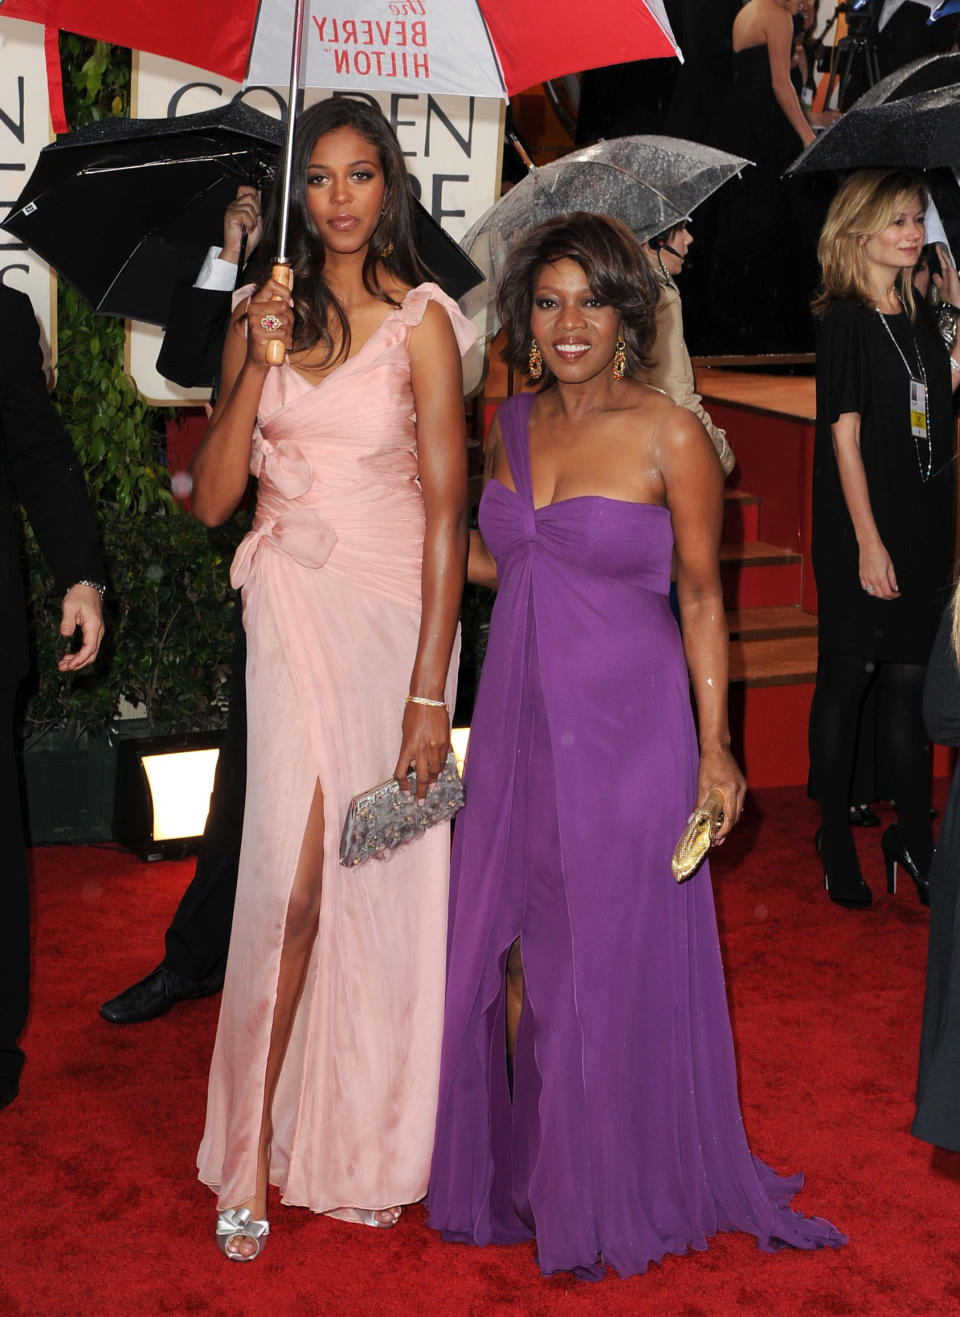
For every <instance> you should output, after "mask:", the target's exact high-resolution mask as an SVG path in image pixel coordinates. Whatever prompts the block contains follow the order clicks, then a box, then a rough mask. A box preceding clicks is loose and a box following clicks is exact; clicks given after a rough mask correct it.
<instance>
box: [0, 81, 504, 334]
mask: <svg viewBox="0 0 960 1317" xmlns="http://www.w3.org/2000/svg"><path fill="white" fill-rule="evenodd" d="M283 137H284V126H283V124H282V123H281V122H280V121H279V120H277V119H272V118H270V116H269V115H266V114H262V113H261V112H260V111H259V110H254V109H252V108H251V107H250V106H248V105H245V104H244V103H243V102H242V101H240V100H233V101H230V102H228V103H227V104H226V105H223V106H218V107H217V108H216V109H215V110H208V111H204V112H202V113H200V114H190V115H185V116H183V117H182V118H175V119H107V120H103V121H101V122H100V123H96V124H90V125H88V126H87V127H85V128H80V129H78V130H77V131H76V132H74V133H68V134H66V135H65V136H63V137H60V138H58V139H57V141H56V142H53V143H52V144H51V145H50V146H47V147H44V149H43V150H42V151H41V152H40V155H39V158H38V160H37V164H36V167H35V168H34V171H33V173H32V174H31V176H30V179H29V181H28V183H27V185H26V187H25V188H24V189H23V191H22V192H21V194H20V196H19V197H18V199H17V201H16V202H15V203H14V206H13V209H12V210H11V212H10V214H9V215H8V216H7V219H6V220H5V221H4V223H3V226H2V227H3V228H5V229H7V230H8V231H9V232H10V233H13V234H14V235H15V236H16V237H18V238H19V239H20V240H21V241H22V242H25V243H26V244H27V246H28V247H30V248H32V249H33V251H35V252H37V254H38V255H40V256H42V257H43V259H44V260H45V261H47V262H48V263H49V264H50V265H52V266H53V268H54V269H55V270H56V271H57V272H58V273H59V274H61V275H63V277H64V278H65V279H67V280H69V282H70V283H72V284H73V285H74V286H75V287H76V288H78V289H79V290H80V292H81V293H82V294H83V296H84V297H85V298H86V299H87V301H88V302H89V303H90V305H91V306H92V307H93V308H94V310H95V311H100V312H102V313H103V314H105V315H116V316H125V317H128V318H129V319H131V320H145V321H148V322H150V323H151V324H156V325H163V324H165V323H166V319H167V310H168V308H169V304H170V298H171V296H172V294H173V290H174V288H175V287H176V286H177V284H178V283H180V282H181V281H183V280H184V279H193V277H194V276H195V275H196V272H197V270H198V268H199V266H200V263H201V261H202V260H203V257H204V255H205V253H206V251H207V249H208V248H209V247H211V246H214V245H217V244H219V243H220V242H222V241H223V213H224V211H225V210H226V208H227V206H228V205H229V203H230V202H231V201H232V200H233V198H234V196H235V195H236V191H237V186H238V185H239V184H240V183H250V184H252V185H253V186H254V187H261V186H262V185H263V184H264V183H265V182H266V181H267V180H268V179H269V178H270V176H271V175H272V173H273V170H274V168H275V167H276V165H277V163H278V158H279V154H280V150H281V146H282V144H283ZM417 241H418V245H419V250H420V253H421V255H422V257H423V259H424V261H425V263H426V264H427V265H428V266H429V267H430V269H431V270H433V271H434V272H435V274H436V275H437V277H438V281H439V282H441V283H442V284H443V286H444V288H446V290H447V292H449V293H450V295H451V296H452V297H459V296H460V295H461V294H462V293H463V292H465V291H466V290H467V289H468V288H472V287H473V285H474V284H475V283H479V282H480V280H481V279H482V277H483V276H482V274H481V273H480V271H479V270H477V268H476V267H475V266H474V265H473V263H472V262H471V261H470V260H469V258H468V257H467V256H466V255H465V254H464V253H463V252H462V251H461V250H460V248H459V246H458V245H457V244H456V243H455V242H454V241H453V239H452V238H451V237H449V235H448V234H446V233H445V232H444V231H443V229H441V227H440V226H439V224H437V223H436V222H435V221H434V220H433V219H432V217H431V216H430V215H429V214H428V213H427V212H426V211H425V210H423V208H422V207H418V216H417Z"/></svg>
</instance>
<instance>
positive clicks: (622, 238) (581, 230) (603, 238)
mask: <svg viewBox="0 0 960 1317" xmlns="http://www.w3.org/2000/svg"><path fill="white" fill-rule="evenodd" d="M557 261H575V262H576V263H577V265H579V266H580V268H581V269H582V270H583V272H584V274H585V275H586V277H587V282H588V283H589V285H590V287H591V288H592V289H593V291H594V292H595V293H596V295H597V297H599V298H600V300H601V301H602V302H604V303H605V304H606V305H607V306H612V307H614V308H615V309H616V310H617V311H619V313H620V317H621V323H622V325H623V340H624V343H625V344H626V349H627V373H628V374H629V375H633V374H635V373H636V372H637V371H638V370H640V369H642V368H643V367H645V366H647V365H648V364H649V352H650V348H651V347H652V346H653V340H654V337H655V335H656V325H655V320H656V310H657V301H658V299H659V297H660V290H659V288H658V287H657V281H656V278H655V276H654V274H653V271H652V270H651V268H650V265H649V263H648V262H647V260H646V258H645V257H644V254H643V249H642V247H641V246H640V242H639V240H638V239H637V238H636V237H635V236H634V235H633V234H632V233H631V232H630V230H629V229H628V228H627V226H626V225H625V224H621V223H620V221H619V220H616V219H613V218H612V217H611V216H609V215H595V214H591V213H589V212H587V211H585V210H577V211H573V212H571V213H570V214H569V215H557V216H555V217H554V218H553V219H549V220H545V221H544V222H543V223H542V224H538V225H537V226H536V228H532V229H530V230H529V231H528V232H527V233H525V234H524V235H523V236H522V237H521V238H520V240H519V242H518V243H517V244H516V245H515V246H514V248H513V249H512V251H511V252H510V254H509V256H508V257H507V260H506V264H505V265H504V268H503V275H502V276H501V279H500V288H499V291H498V294H497V310H498V312H499V316H500V321H501V323H502V325H503V329H504V333H505V335H506V340H507V342H506V346H505V347H504V349H503V351H502V352H501V354H500V355H501V357H502V358H503V360H504V361H505V362H507V364H508V365H510V366H513V367H514V369H515V370H519V371H522V372H523V373H525V374H528V373H529V357H530V338H531V336H530V317H531V314H532V312H533V290H534V285H535V283H536V280H537V274H538V272H539V270H540V268H541V266H544V265H554V264H555V263H556V262H557ZM553 381H554V376H553V374H552V372H551V371H550V370H549V368H548V367H547V365H546V363H544V369H543V376H542V378H541V385H542V386H543V387H546V386H548V385H550V384H552V383H553Z"/></svg>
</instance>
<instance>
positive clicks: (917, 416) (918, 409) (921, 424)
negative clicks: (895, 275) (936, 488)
mask: <svg viewBox="0 0 960 1317" xmlns="http://www.w3.org/2000/svg"><path fill="white" fill-rule="evenodd" d="M901 305H902V303H901ZM877 315H878V316H879V317H880V322H881V324H882V325H883V327H884V329H885V330H886V331H887V334H888V336H889V338H890V342H891V343H892V344H893V346H894V347H895V348H896V349H897V352H898V353H899V355H900V360H901V361H902V362H903V365H904V369H905V370H906V372H907V377H908V378H909V380H910V433H911V434H912V435H913V447H914V451H915V452H916V455H917V466H918V467H919V469H920V479H921V481H922V482H923V483H924V484H926V482H927V481H928V480H929V479H930V472H931V471H932V470H933V440H932V439H931V437H930V394H929V390H928V389H927V372H926V370H925V369H924V366H923V357H922V356H921V354H920V345H919V343H917V342H916V340H914V344H913V346H914V349H915V351H916V354H917V366H918V367H919V369H920V378H919V379H917V377H916V376H915V375H914V373H913V371H912V370H911V369H910V363H909V362H908V361H907V359H906V357H905V356H904V355H903V348H901V346H900V344H899V343H898V342H897V340H896V338H895V337H894V333H893V330H892V329H891V328H890V326H889V325H888V324H887V317H886V316H885V315H884V314H883V312H882V311H880V310H878V311H877ZM921 439H924V440H926V444H927V463H926V466H924V464H923V458H922V457H921V456H920V440H921Z"/></svg>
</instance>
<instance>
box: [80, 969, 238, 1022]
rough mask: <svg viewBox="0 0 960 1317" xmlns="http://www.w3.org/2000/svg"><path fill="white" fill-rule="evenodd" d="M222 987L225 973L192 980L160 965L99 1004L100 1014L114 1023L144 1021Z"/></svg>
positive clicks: (207, 995) (209, 994)
mask: <svg viewBox="0 0 960 1317" xmlns="http://www.w3.org/2000/svg"><path fill="white" fill-rule="evenodd" d="M222 987H223V975H222V974H214V975H212V976H211V977H210V978H209V979H201V980H199V981H192V980H190V979H183V978H181V977H180V975H179V974H174V973H173V971H172V970H168V969H167V967H166V966H165V965H162V964H161V965H158V966H157V968H156V969H155V970H152V971H151V973H149V974H148V975H147V976H146V978H143V979H141V980H140V982H139V983H135V984H134V985H133V987H132V988H127V990H126V992H121V993H120V995H119V996H118V997H111V999H110V1000H109V1001H105V1002H104V1003H103V1005H102V1006H101V1007H100V1014H101V1015H102V1016H103V1018H104V1019H105V1020H109V1021H110V1023H111V1024H143V1023H144V1021H146V1020H155V1019H156V1018H157V1017H158V1016H159V1015H166V1013H167V1011H168V1010H169V1009H170V1007H171V1006H176V1004H177V1002H178V1001H187V1000H188V999H189V998H191V997H212V996H213V994H214V993H215V992H219V991H220V989H221V988H222Z"/></svg>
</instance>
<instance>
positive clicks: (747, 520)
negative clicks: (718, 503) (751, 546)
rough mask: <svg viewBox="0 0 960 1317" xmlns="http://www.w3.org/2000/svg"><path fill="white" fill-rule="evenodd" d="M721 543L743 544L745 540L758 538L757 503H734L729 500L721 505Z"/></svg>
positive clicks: (758, 515)
mask: <svg viewBox="0 0 960 1317" xmlns="http://www.w3.org/2000/svg"><path fill="white" fill-rule="evenodd" d="M722 538H723V543H724V544H743V543H744V542H745V541H746V540H758V539H759V538H760V505H759V504H758V503H734V502H730V501H729V500H728V501H727V502H726V503H724V505H723V536H722Z"/></svg>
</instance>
